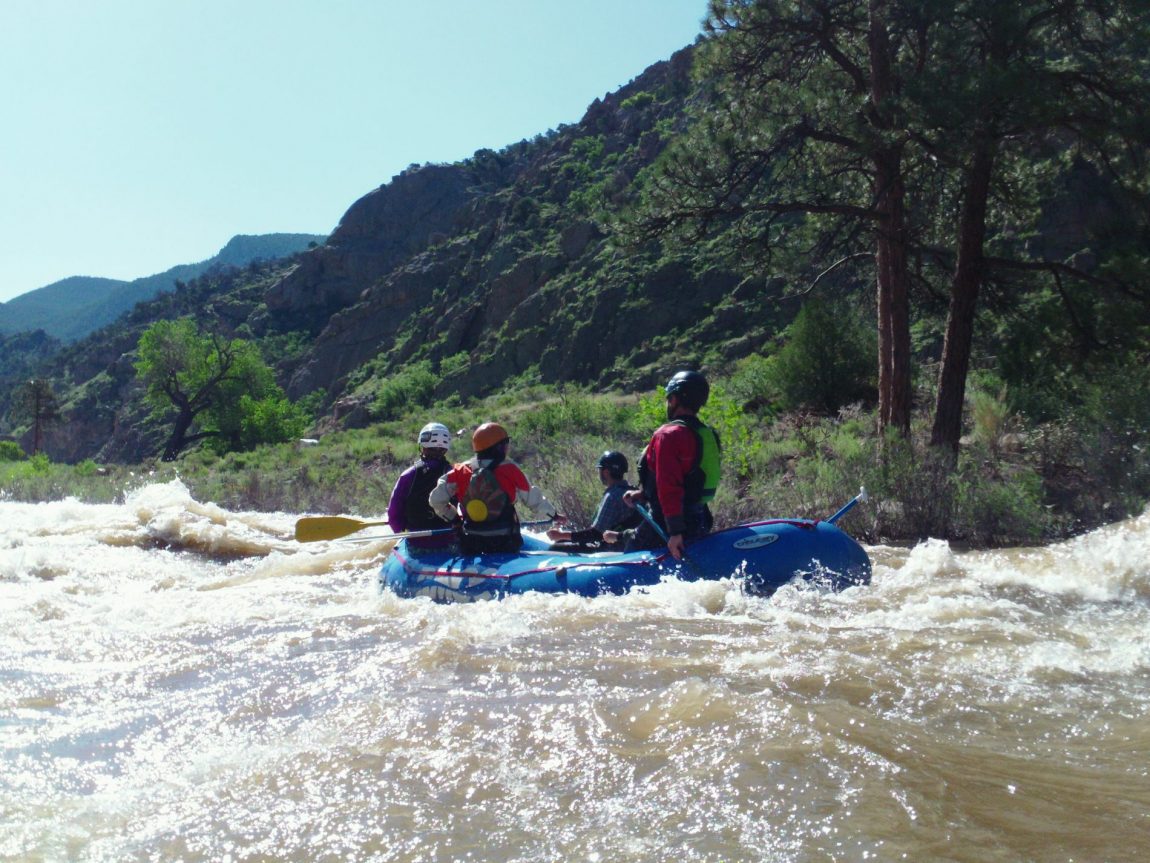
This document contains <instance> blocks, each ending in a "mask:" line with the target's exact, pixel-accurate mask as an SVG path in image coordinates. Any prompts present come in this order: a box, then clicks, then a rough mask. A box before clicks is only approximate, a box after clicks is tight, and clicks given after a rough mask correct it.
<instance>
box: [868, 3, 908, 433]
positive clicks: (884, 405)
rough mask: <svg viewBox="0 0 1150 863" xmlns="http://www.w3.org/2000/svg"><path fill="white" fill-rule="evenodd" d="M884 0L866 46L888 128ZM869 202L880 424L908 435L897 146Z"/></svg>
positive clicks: (881, 121)
mask: <svg viewBox="0 0 1150 863" xmlns="http://www.w3.org/2000/svg"><path fill="white" fill-rule="evenodd" d="M886 7H887V2H886V0H870V5H869V7H868V17H869V23H868V33H867V47H868V51H869V54H870V81H871V94H870V95H871V106H872V109H873V116H872V122H873V123H874V124H875V125H876V126H877V127H878V128H880V129H886V128H888V127H889V125H890V123H889V118H888V117H887V116H886V114H885V113H884V107H885V103H886V100H887V97H888V95H889V93H890V91H891V86H892V82H891V47H890V38H889V36H888V34H887V29H886ZM874 169H875V180H874V201H875V205H874V206H875V211H876V213H877V215H878V219H879V222H878V230H877V240H876V247H875V268H876V270H877V273H878V276H877V282H878V284H877V290H878V296H877V302H876V305H877V307H878V350H879V358H878V368H879V375H878V377H879V386H878V390H879V423H880V425H881V426H882V427H883V428H895V429H898V431H899V433H900V434H902V435H904V436H906V435H908V434H909V433H910V408H911V380H910V300H909V290H908V286H909V283H910V279H909V276H908V274H907V255H906V239H907V237H906V234H907V228H906V187H905V185H904V183H903V176H902V147H901V145H897V144H896V145H892V146H889V147H885V148H882V149H880V150H879V151H878V152H877V153H875V155H874Z"/></svg>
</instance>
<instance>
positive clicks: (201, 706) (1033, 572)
mask: <svg viewBox="0 0 1150 863" xmlns="http://www.w3.org/2000/svg"><path fill="white" fill-rule="evenodd" d="M296 517H297V516H295V515H291V514H282V513H281V514H258V513H237V512H228V511H226V510H223V509H222V508H220V507H217V506H215V505H213V504H210V503H201V502H198V501H195V500H193V499H192V498H191V496H190V495H189V494H188V492H187V490H186V489H185V488H184V487H183V486H182V485H180V484H179V483H178V482H176V483H169V484H166V485H152V486H147V487H144V488H142V489H140V490H139V491H137V492H135V493H134V494H132V495H130V496H129V497H128V499H127V501H126V502H125V503H124V504H122V505H106V506H93V505H86V504H80V503H77V502H75V501H63V502H59V503H51V504H40V505H26V504H15V503H0V524H2V525H3V526H2V527H0V614H2V615H3V621H2V623H3V625H2V626H0V645H2V650H0V746H2V748H3V754H4V757H3V762H2V763H3V766H2V767H0V812H2V813H3V818H2V819H0V858H2V859H5V860H16V861H37V860H91V861H105V860H106V861H124V860H140V861H148V860H156V861H160V860H203V861H218V860H236V861H239V860H273V859H274V860H300V861H305V860H306V861H312V860H319V859H330V860H379V861H448V860H517V861H553V860H559V859H562V860H587V861H594V860H602V861H661V860H666V861H679V860H687V861H735V860H747V861H750V860H796V861H808V860H811V861H813V860H828V859H830V860H900V859H905V860H932V859H944V860H951V859H954V860H1003V861H1014V860H1114V861H1122V860H1140V859H1144V858H1145V855H1146V853H1147V851H1150V840H1147V836H1150V814H1148V813H1150V757H1148V755H1150V722H1148V721H1147V712H1148V708H1150V674H1148V671H1150V637H1148V635H1147V633H1148V632H1150V517H1148V516H1146V515H1144V516H1142V517H1140V518H1136V519H1132V520H1130V521H1127V522H1124V523H1122V524H1118V525H1114V526H1112V527H1109V528H1106V529H1104V530H1100V531H1097V532H1095V533H1092V534H1090V535H1087V536H1084V537H1081V538H1079V539H1077V540H1074V541H1072V542H1067V543H1062V544H1058V545H1054V546H1051V547H1047V548H1037V549H1017V550H1007V551H995V552H970V553H958V552H955V551H953V550H952V549H951V548H950V547H948V546H947V545H946V544H945V543H942V542H938V541H930V542H925V543H922V544H920V545H918V546H916V547H915V548H913V549H898V548H890V547H874V548H871V549H869V551H870V553H871V555H872V557H873V559H874V561H875V564H876V567H875V577H874V582H873V584H872V585H870V586H867V587H860V588H851V589H850V590H847V591H846V592H844V593H842V594H837V595H835V594H827V593H820V592H818V591H815V590H812V589H806V588H798V587H786V588H783V589H782V590H780V591H779V592H778V593H777V594H775V596H773V597H771V598H769V599H763V598H756V597H750V596H747V595H745V594H744V593H743V592H742V591H741V589H740V586H739V582H738V580H737V579H730V580H725V581H719V582H695V583H683V582H677V581H667V582H664V583H663V584H660V585H658V586H656V587H654V588H651V589H649V590H645V591H636V592H633V593H632V594H629V595H627V596H623V597H616V596H606V597H599V598H595V599H584V598H580V597H575V596H567V595H542V594H539V595H523V596H518V597H512V598H509V599H506V600H502V601H498V602H480V603H476V604H474V605H434V604H432V603H430V602H429V601H426V600H404V599H398V598H396V597H395V596H393V595H391V594H384V593H380V592H379V590H378V588H377V587H376V574H377V572H378V567H379V564H380V563H381V561H382V560H383V558H384V556H385V555H386V554H387V551H388V544H387V543H386V542H377V543H366V544H356V543H340V542H331V543H314V544H309V545H301V544H299V543H296V542H294V541H293V540H292V539H291V538H290V537H291V534H292V527H293V525H294V521H295V519H296ZM844 526H845V527H846V528H847V529H848V530H849V526H850V525H849V519H848V520H847V523H846V524H845V525H844Z"/></svg>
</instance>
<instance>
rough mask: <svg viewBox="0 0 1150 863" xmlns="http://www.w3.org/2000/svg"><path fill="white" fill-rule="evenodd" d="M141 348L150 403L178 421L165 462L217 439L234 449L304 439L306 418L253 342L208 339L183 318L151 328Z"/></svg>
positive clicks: (140, 370)
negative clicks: (195, 445)
mask: <svg viewBox="0 0 1150 863" xmlns="http://www.w3.org/2000/svg"><path fill="white" fill-rule="evenodd" d="M137 350H138V358H137V360H136V371H137V374H138V375H139V377H140V380H141V381H142V382H143V384H144V386H145V389H146V398H147V400H148V402H149V403H150V404H151V406H152V408H153V411H154V414H156V415H159V416H163V417H170V418H171V422H172V430H171V433H170V434H169V436H168V441H167V443H166V444H165V446H164V452H163V456H162V458H163V459H164V461H173V460H175V458H176V457H177V456H178V455H179V454H180V452H182V451H183V450H184V449H185V448H186V447H187V446H188V445H190V444H192V443H194V442H195V441H198V440H204V439H213V445H214V447H215V448H216V449H217V450H219V451H226V450H231V449H246V448H250V447H251V446H253V445H255V444H258V443H265V442H273V441H276V440H287V439H289V438H290V437H291V436H298V431H296V430H297V429H298V428H299V425H300V422H301V421H302V417H300V416H299V415H293V414H292V411H291V409H290V406H287V405H284V404H283V402H285V401H286V400H285V399H284V396H283V392H282V390H280V388H279V387H278V386H277V385H276V383H275V379H274V377H273V375H272V371H271V369H269V368H268V366H267V364H266V363H265V362H264V361H263V359H262V358H261V357H260V355H259V352H258V350H257V349H256V347H255V346H254V345H253V344H251V343H250V342H245V341H243V340H241V339H231V340H228V339H224V338H222V337H220V336H219V335H217V334H214V333H211V334H207V335H205V334H202V333H200V332H199V330H198V329H197V327H196V325H195V323H194V322H193V321H192V320H191V319H189V318H181V319H179V320H175V321H157V322H156V323H155V324H153V325H152V326H150V327H149V328H148V329H147V330H145V331H144V333H143V335H141V336H140V342H139V346H138V349H137ZM173 412H174V416H173Z"/></svg>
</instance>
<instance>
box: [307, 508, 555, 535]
mask: <svg viewBox="0 0 1150 863" xmlns="http://www.w3.org/2000/svg"><path fill="white" fill-rule="evenodd" d="M551 521H552V520H551V519H549V518H546V519H541V520H540V521H525V522H523V523H522V526H523V527H534V526H535V525H540V524H550V523H551ZM381 524H387V522H386V521H360V520H359V519H358V518H348V517H347V516H342V515H317V516H310V517H308V518H301V519H300V520H299V521H297V522H296V523H295V538H296V541H297V542H319V541H320V540H325V539H342V538H343V537H345V536H348V535H349V534H353V533H356V532H357V531H360V530H363V529H364V528H365V527H376V526H378V525H381ZM452 530H454V528H450V527H445V528H441V529H435V530H413V531H408V532H407V533H389V534H387V535H386V536H378V537H371V539H373V540H375V539H403V538H405V537H420V536H435V535H436V534H439V533H451V531H452Z"/></svg>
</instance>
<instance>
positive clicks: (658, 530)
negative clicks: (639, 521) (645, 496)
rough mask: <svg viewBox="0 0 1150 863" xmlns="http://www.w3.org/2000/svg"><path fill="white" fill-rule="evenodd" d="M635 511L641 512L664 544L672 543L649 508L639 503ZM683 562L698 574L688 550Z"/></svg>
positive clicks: (684, 553)
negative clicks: (688, 555)
mask: <svg viewBox="0 0 1150 863" xmlns="http://www.w3.org/2000/svg"><path fill="white" fill-rule="evenodd" d="M635 509H637V510H638V511H639V515H641V516H643V520H644V521H646V522H647V524H649V525H651V530H653V531H655V533H656V534H658V536H659V539H661V540H663V542H664V543H670V541H671V539H670V537H668V536H667V532H666V531H665V530H663V528H661V527H659V522H657V521H655V517H654V516H652V515H651V511H650V510H649V509H647V507H645V506H643V504H641V503H637V504H635ZM681 562H682V563H684V564H686V565H687V567H688V568H689V569H690V570H691V571H692V572H695V573H697V572H698V570H697V569H695V564H694V563H692V562H691V559H690V558H689V557H687V550H686V549H683V557H682V561H681Z"/></svg>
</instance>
